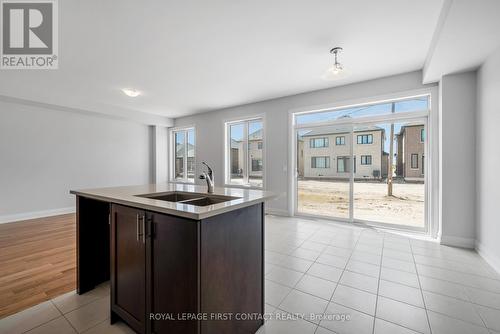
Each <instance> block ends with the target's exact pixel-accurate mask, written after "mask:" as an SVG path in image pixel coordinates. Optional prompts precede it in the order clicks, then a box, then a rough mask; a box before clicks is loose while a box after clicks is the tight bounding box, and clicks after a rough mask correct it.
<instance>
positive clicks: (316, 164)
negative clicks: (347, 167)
mask: <svg viewBox="0 0 500 334" xmlns="http://www.w3.org/2000/svg"><path fill="white" fill-rule="evenodd" d="M311 168H330V157H312V158H311Z"/></svg>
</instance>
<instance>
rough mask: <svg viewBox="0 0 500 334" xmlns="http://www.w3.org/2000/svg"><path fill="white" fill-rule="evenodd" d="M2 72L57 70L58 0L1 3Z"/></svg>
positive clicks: (2, 0) (15, 0)
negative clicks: (3, 70)
mask: <svg viewBox="0 0 500 334" xmlns="http://www.w3.org/2000/svg"><path fill="white" fill-rule="evenodd" d="M0 8H1V14H0V17H1V20H2V24H1V27H2V33H1V43H0V44H1V45H0V46H1V51H0V53H1V62H0V68H1V69H57V67H58V56H57V51H58V50H57V46H58V43H57V42H58V35H57V32H58V25H57V2H56V0H40V1H19V0H0Z"/></svg>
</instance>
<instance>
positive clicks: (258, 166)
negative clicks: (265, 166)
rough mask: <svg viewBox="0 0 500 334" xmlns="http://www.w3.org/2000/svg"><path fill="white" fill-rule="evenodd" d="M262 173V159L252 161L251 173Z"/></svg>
mask: <svg viewBox="0 0 500 334" xmlns="http://www.w3.org/2000/svg"><path fill="white" fill-rule="evenodd" d="M261 171H262V159H252V172H261Z"/></svg>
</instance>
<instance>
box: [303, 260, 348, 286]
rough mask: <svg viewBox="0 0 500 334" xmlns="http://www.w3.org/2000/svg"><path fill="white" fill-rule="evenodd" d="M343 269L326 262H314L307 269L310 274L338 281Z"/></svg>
mask: <svg viewBox="0 0 500 334" xmlns="http://www.w3.org/2000/svg"><path fill="white" fill-rule="evenodd" d="M342 272H343V270H342V269H339V268H337V267H332V266H328V265H326V264H321V263H314V264H313V265H312V266H311V268H309V270H308V271H307V274H308V275H312V276H316V277H319V278H323V279H326V280H329V281H333V282H338V281H339V279H340V276H341V275H342Z"/></svg>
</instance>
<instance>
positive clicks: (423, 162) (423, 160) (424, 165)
mask: <svg viewBox="0 0 500 334" xmlns="http://www.w3.org/2000/svg"><path fill="white" fill-rule="evenodd" d="M424 166H425V164H424V155H423V154H422V175H424Z"/></svg>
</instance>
